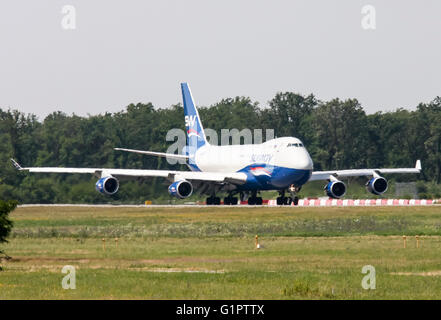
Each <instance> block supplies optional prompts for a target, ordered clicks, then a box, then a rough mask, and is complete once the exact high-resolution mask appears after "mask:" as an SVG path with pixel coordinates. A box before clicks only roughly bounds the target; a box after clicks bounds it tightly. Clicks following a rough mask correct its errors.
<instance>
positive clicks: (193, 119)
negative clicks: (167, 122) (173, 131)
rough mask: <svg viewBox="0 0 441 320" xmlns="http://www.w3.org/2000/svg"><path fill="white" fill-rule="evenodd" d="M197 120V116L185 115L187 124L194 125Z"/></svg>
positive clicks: (188, 125)
mask: <svg viewBox="0 0 441 320" xmlns="http://www.w3.org/2000/svg"><path fill="white" fill-rule="evenodd" d="M195 122H196V116H185V126H186V127H193V126H194V124H195Z"/></svg>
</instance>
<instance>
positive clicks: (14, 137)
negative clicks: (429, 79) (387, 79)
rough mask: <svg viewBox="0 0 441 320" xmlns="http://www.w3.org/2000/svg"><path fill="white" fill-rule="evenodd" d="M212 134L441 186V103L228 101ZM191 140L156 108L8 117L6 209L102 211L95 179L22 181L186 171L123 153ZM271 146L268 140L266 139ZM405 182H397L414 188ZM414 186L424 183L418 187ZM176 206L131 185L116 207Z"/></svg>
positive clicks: (206, 112) (0, 138)
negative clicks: (258, 140) (398, 171)
mask: <svg viewBox="0 0 441 320" xmlns="http://www.w3.org/2000/svg"><path fill="white" fill-rule="evenodd" d="M199 114H200V116H201V119H202V122H203V125H204V127H205V128H211V129H214V130H216V131H217V132H218V134H219V136H220V131H221V129H232V128H236V129H239V130H242V129H245V128H249V129H251V130H253V129H263V131H264V132H265V130H266V129H273V130H274V133H275V135H276V136H277V137H282V136H295V137H298V138H300V139H301V140H302V141H303V142H304V144H305V145H306V147H307V149H308V151H309V152H310V154H311V157H312V158H313V160H314V169H315V170H330V169H342V168H343V169H344V168H364V167H373V168H376V167H409V166H413V165H414V164H415V161H416V160H417V159H421V161H422V164H423V172H422V174H421V175H420V176H419V179H421V180H423V181H426V182H432V183H436V184H439V183H440V182H441V98H440V97H436V98H435V99H433V100H432V101H431V102H429V103H420V104H418V105H417V106H416V107H415V108H414V110H406V109H403V108H398V109H396V110H395V111H393V112H377V113H374V114H367V113H366V112H365V110H364V109H363V107H362V106H361V104H360V103H359V102H358V101H357V100H356V99H347V100H341V99H338V98H337V99H333V100H330V101H320V100H318V99H317V98H316V97H315V96H314V95H312V94H311V95H302V94H297V93H293V92H280V93H277V94H276V95H275V97H274V98H273V99H272V100H271V101H269V104H268V106H266V107H261V106H259V103H258V102H255V101H252V100H251V99H250V98H247V97H236V98H227V99H223V100H221V101H219V102H217V103H215V104H213V105H211V106H206V107H199ZM172 128H179V129H182V130H184V111H183V107H182V105H180V104H176V105H172V106H170V107H168V108H155V107H154V106H153V105H152V104H151V103H146V104H144V103H138V104H130V105H129V106H127V107H126V109H125V110H123V111H121V112H116V113H105V114H99V115H90V116H88V117H81V116H77V115H75V114H72V115H67V114H65V113H63V112H54V113H52V114H50V115H48V116H47V117H46V118H45V119H44V120H42V121H39V120H38V118H37V117H36V116H35V115H34V114H24V113H23V112H20V111H18V110H15V109H10V108H9V109H5V108H3V109H0V163H1V166H0V199H17V200H19V202H20V203H102V202H107V201H109V199H108V198H105V197H104V196H102V195H101V194H99V193H97V192H95V191H94V181H95V180H96V178H95V177H90V176H87V175H86V176H85V175H72V174H69V175H63V174H58V175H57V174H49V175H48V174H26V173H21V172H17V171H16V170H15V169H14V168H13V166H12V165H11V164H10V160H9V159H10V158H14V159H16V160H17V161H18V162H19V163H20V164H22V165H24V166H63V167H64V166H66V167H111V168H144V169H146V168H148V169H181V170H182V169H185V166H183V165H179V164H177V165H170V164H169V163H167V161H166V160H164V159H161V158H156V157H150V156H142V155H139V154H132V153H124V152H119V151H114V150H113V148H114V147H123V148H131V149H141V150H154V151H163V152H165V151H166V150H167V148H168V147H169V146H170V144H171V143H172V142H167V141H166V139H165V137H166V134H167V131H168V130H170V129H172ZM264 137H265V135H264ZM409 178H410V176H409V177H406V176H400V177H397V179H402V180H404V181H405V180H406V179H409ZM412 179H415V176H413V177H412ZM160 197H167V192H166V185H165V182H164V181H163V180H161V179H150V180H148V181H146V182H134V181H132V182H124V183H123V184H121V188H120V191H119V192H118V193H117V194H116V195H114V196H112V197H111V198H110V199H111V201H116V202H126V203H129V202H132V203H133V202H138V203H139V202H142V201H144V200H145V199H156V198H160Z"/></svg>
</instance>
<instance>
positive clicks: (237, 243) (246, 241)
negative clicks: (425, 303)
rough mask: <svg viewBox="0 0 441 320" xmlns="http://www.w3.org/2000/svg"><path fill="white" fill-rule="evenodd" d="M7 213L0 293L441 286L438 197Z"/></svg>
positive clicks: (426, 291)
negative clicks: (72, 283)
mask: <svg viewBox="0 0 441 320" xmlns="http://www.w3.org/2000/svg"><path fill="white" fill-rule="evenodd" d="M11 216H12V219H13V221H14V230H13V233H12V234H11V237H10V239H9V240H10V242H9V243H8V244H6V245H5V246H4V247H3V248H4V249H5V250H6V252H7V253H8V255H10V256H11V257H12V259H11V260H9V261H3V262H2V266H3V271H1V272H0V299H54V298H55V299H132V298H138V299H440V298H441V206H433V207H352V208H348V207H344V208H343V207H331V208H298V207H297V208H295V207H290V208H283V207H280V208H276V207H260V208H253V207H252V208H250V207H245V208H216V207H211V208H191V207H189V208H84V207H26V208H18V209H16V210H15V211H14V212H13V213H12V215H11ZM256 234H258V235H259V239H260V243H261V245H263V248H261V249H259V250H256V249H255V247H254V241H255V240H254V236H255V235H256ZM403 235H407V248H405V249H404V248H403V238H402V236H403ZM415 235H420V239H421V240H420V247H419V248H417V247H416V240H415ZM115 238H118V241H115ZM103 239H104V240H105V241H103ZM65 265H73V266H75V268H76V289H75V290H65V289H63V288H62V286H61V281H62V279H63V277H64V276H65V274H63V273H61V269H62V267H63V266H65ZM364 265H372V266H374V267H375V269H376V289H375V290H364V289H363V288H362V286H361V281H362V279H363V277H364V276H365V275H364V274H362V273H361V270H362V267H363V266H364Z"/></svg>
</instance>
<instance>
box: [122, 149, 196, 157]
mask: <svg viewBox="0 0 441 320" xmlns="http://www.w3.org/2000/svg"><path fill="white" fill-rule="evenodd" d="M114 150H118V151H126V152H133V153H139V154H147V155H149V156H156V157H165V158H169V159H188V156H186V155H181V154H174V153H164V152H155V151H143V150H134V149H124V148H114Z"/></svg>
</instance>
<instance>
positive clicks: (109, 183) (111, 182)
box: [95, 176, 119, 196]
mask: <svg viewBox="0 0 441 320" xmlns="http://www.w3.org/2000/svg"><path fill="white" fill-rule="evenodd" d="M95 189H96V191H98V192H100V193H103V194H107V195H109V196H110V195H112V194H115V193H117V192H118V189H119V182H118V179H116V178H114V177H112V176H109V177H104V178H101V179H99V180H98V181H97V182H96V184H95Z"/></svg>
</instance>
